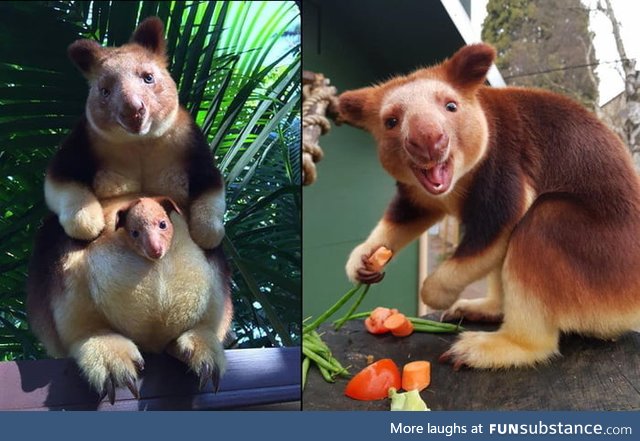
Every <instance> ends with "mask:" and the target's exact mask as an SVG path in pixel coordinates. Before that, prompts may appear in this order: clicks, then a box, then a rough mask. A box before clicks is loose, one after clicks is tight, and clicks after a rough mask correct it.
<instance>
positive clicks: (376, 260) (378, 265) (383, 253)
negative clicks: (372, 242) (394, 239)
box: [369, 246, 393, 271]
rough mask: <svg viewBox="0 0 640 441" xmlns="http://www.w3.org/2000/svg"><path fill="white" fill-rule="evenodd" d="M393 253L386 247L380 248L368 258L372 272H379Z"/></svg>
mask: <svg viewBox="0 0 640 441" xmlns="http://www.w3.org/2000/svg"><path fill="white" fill-rule="evenodd" d="M392 256H393V251H391V250H390V249H389V248H387V247H384V246H382V247H380V248H378V249H377V250H375V251H374V252H373V254H372V255H371V256H370V257H369V265H370V269H371V270H372V271H381V270H382V268H384V266H385V265H386V264H387V262H389V260H391V257H392Z"/></svg>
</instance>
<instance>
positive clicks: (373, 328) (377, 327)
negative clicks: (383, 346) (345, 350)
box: [364, 306, 398, 334]
mask: <svg viewBox="0 0 640 441" xmlns="http://www.w3.org/2000/svg"><path fill="white" fill-rule="evenodd" d="M394 311H395V312H398V311H397V310H391V309H389V308H384V307H382V306H378V307H377V308H376V309H374V310H373V311H371V314H369V317H367V319H365V321H364V326H365V328H367V331H369V332H370V333H371V334H385V333H387V332H389V329H388V328H386V327H385V326H384V321H385V320H386V319H388V318H389V316H390V315H391V314H393V312H394Z"/></svg>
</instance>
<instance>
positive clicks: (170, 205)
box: [154, 197, 182, 216]
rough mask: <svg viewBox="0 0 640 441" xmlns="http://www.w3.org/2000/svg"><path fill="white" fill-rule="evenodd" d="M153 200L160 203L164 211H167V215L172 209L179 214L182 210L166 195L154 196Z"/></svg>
mask: <svg viewBox="0 0 640 441" xmlns="http://www.w3.org/2000/svg"><path fill="white" fill-rule="evenodd" d="M154 199H155V201H156V202H157V203H158V204H160V206H161V207H162V208H164V211H165V212H166V213H167V216H168V215H170V214H171V212H172V211H175V212H176V213H178V214H179V215H180V216H182V211H181V210H180V208H178V204H176V203H175V202H174V201H173V199H171V198H167V197H160V198H154Z"/></svg>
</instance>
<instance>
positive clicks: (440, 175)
mask: <svg viewBox="0 0 640 441" xmlns="http://www.w3.org/2000/svg"><path fill="white" fill-rule="evenodd" d="M444 168H445V166H444V164H437V165H436V166H435V167H432V168H430V169H429V170H426V171H425V176H426V178H427V179H428V180H429V182H431V183H432V184H434V185H435V186H439V185H444V181H445V179H446V176H445V172H444Z"/></svg>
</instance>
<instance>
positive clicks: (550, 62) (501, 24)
mask: <svg viewBox="0 0 640 441" xmlns="http://www.w3.org/2000/svg"><path fill="white" fill-rule="evenodd" d="M487 13H488V14H487V17H486V19H485V21H484V24H483V30H482V39H483V40H484V41H486V42H488V43H491V44H493V45H494V46H495V47H496V49H497V51H498V56H497V59H496V65H497V66H498V68H499V69H500V71H501V73H502V76H503V77H504V79H505V81H506V82H507V84H509V85H514V86H525V87H542V88H545V89H549V90H553V91H556V92H560V93H563V94H565V95H569V96H571V97H573V98H574V99H576V100H578V101H580V102H582V103H583V104H584V105H586V106H587V107H588V108H590V109H595V108H596V107H597V101H598V89H597V85H598V83H597V79H596V77H595V75H594V71H593V67H592V66H593V65H595V63H596V59H595V56H594V51H593V45H592V36H591V34H590V32H589V12H588V11H587V10H586V9H585V8H584V7H583V5H582V3H581V2H580V0H545V1H539V2H532V1H530V0H489V1H488V3H487Z"/></svg>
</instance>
